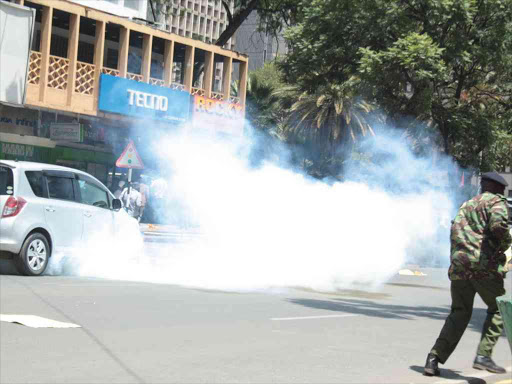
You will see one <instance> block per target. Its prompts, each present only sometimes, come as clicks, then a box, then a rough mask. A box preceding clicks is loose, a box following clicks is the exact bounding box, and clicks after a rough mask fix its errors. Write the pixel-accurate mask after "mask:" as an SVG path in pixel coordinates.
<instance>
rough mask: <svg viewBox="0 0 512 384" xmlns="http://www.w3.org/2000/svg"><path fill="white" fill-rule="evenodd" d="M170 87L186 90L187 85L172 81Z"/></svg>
mask: <svg viewBox="0 0 512 384" xmlns="http://www.w3.org/2000/svg"><path fill="white" fill-rule="evenodd" d="M169 88H171V89H176V90H177V91H184V90H185V85H184V84H181V83H171V85H170V86H169Z"/></svg>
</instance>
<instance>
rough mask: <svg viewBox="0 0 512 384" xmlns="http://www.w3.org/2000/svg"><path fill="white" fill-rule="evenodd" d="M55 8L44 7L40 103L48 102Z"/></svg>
mask: <svg viewBox="0 0 512 384" xmlns="http://www.w3.org/2000/svg"><path fill="white" fill-rule="evenodd" d="M52 19H53V8H51V7H43V15H42V18H41V44H40V46H41V70H40V79H39V101H41V102H44V101H45V100H46V88H47V87H48V66H49V63H50V45H51V41H52Z"/></svg>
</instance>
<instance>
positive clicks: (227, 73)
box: [222, 57, 233, 101]
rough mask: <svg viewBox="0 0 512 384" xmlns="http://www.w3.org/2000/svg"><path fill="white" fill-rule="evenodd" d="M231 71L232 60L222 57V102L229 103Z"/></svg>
mask: <svg viewBox="0 0 512 384" xmlns="http://www.w3.org/2000/svg"><path fill="white" fill-rule="evenodd" d="M232 69H233V58H231V57H224V65H223V68H222V92H223V93H224V100H225V101H229V96H230V94H231V72H232Z"/></svg>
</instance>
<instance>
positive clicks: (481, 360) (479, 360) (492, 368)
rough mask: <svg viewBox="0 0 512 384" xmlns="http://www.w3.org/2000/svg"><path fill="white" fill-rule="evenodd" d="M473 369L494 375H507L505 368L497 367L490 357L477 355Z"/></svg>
mask: <svg viewBox="0 0 512 384" xmlns="http://www.w3.org/2000/svg"><path fill="white" fill-rule="evenodd" d="M473 368H476V369H482V370H484V371H485V370H487V371H489V372H493V373H506V372H507V371H506V370H505V368H502V367H500V366H499V365H496V363H495V362H494V361H492V359H491V358H490V357H487V356H481V355H476V358H475V361H474V363H473Z"/></svg>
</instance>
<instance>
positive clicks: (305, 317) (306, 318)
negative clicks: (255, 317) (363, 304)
mask: <svg viewBox="0 0 512 384" xmlns="http://www.w3.org/2000/svg"><path fill="white" fill-rule="evenodd" d="M354 316H359V315H352V314H346V315H325V316H303V317H273V318H271V319H270V320H274V321H286V320H310V319H329V318H333V317H354Z"/></svg>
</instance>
